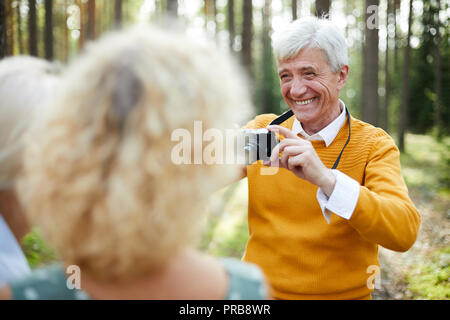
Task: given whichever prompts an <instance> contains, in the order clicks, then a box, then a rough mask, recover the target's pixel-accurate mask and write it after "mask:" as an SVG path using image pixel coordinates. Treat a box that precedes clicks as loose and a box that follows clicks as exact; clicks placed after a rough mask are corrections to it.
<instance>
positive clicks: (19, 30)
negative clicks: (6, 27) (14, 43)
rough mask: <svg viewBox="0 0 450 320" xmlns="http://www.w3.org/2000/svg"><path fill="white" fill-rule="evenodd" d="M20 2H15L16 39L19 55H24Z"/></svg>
mask: <svg viewBox="0 0 450 320" xmlns="http://www.w3.org/2000/svg"><path fill="white" fill-rule="evenodd" d="M20 8H21V1H19V2H17V5H16V16H17V38H18V42H19V54H24V49H23V33H22V14H21V12H20Z"/></svg>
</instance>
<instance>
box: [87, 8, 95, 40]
mask: <svg viewBox="0 0 450 320" xmlns="http://www.w3.org/2000/svg"><path fill="white" fill-rule="evenodd" d="M87 38H88V40H94V39H95V0H88V21H87Z"/></svg>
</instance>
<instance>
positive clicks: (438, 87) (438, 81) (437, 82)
mask: <svg viewBox="0 0 450 320" xmlns="http://www.w3.org/2000/svg"><path fill="white" fill-rule="evenodd" d="M440 11H441V1H440V0H437V11H436V15H435V19H436V20H435V21H436V38H435V40H436V45H435V47H434V60H435V63H434V88H435V91H436V100H435V105H434V125H435V127H436V129H437V134H438V137H439V138H440V137H441V136H442V133H443V130H442V121H441V112H442V111H441V108H442V107H441V106H442V67H441V65H442V62H441V60H442V59H441V32H440V27H441V22H440V20H439V12H440Z"/></svg>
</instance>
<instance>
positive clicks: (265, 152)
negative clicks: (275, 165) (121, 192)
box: [241, 129, 279, 164]
mask: <svg viewBox="0 0 450 320" xmlns="http://www.w3.org/2000/svg"><path fill="white" fill-rule="evenodd" d="M241 135H243V138H244V154H245V162H246V163H247V164H251V163H253V162H255V161H257V160H263V161H267V160H269V159H270V155H271V154H272V150H273V148H275V146H276V145H277V144H278V143H279V141H278V138H277V136H276V135H275V132H272V131H269V130H267V129H242V130H241Z"/></svg>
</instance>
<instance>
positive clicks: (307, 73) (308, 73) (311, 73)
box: [305, 72, 314, 77]
mask: <svg viewBox="0 0 450 320" xmlns="http://www.w3.org/2000/svg"><path fill="white" fill-rule="evenodd" d="M305 75H306V76H307V77H312V76H314V72H306V73H305Z"/></svg>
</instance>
